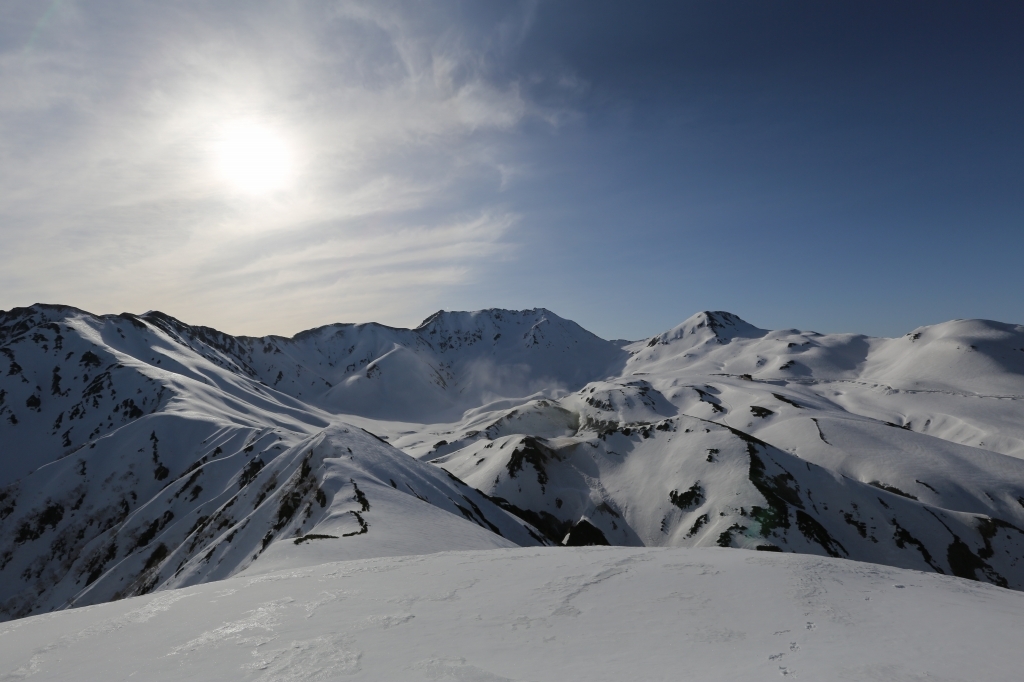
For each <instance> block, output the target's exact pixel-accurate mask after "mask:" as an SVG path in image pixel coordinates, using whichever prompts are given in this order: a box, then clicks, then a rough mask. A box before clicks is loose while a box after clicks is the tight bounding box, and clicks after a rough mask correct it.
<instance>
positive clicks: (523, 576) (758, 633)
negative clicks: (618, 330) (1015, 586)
mask: <svg viewBox="0 0 1024 682" xmlns="http://www.w3.org/2000/svg"><path fill="white" fill-rule="evenodd" d="M1022 623H1024V595H1022V594H1021V593H1018V592H1008V591H1006V590H1001V589H999V588H996V587H993V586H991V585H984V584H979V583H973V582H969V581H966V580H962V579H959V578H953V577H948V576H941V575H937V574H935V573H920V572H916V571H908V570H901V569H895V568H889V567H884V566H877V565H872V564H862V563H856V562H851V561H845V560H838V559H828V558H819V557H813V556H807V555H796V554H765V553H755V552H738V551H729V550H722V549H650V548H646V549H644V548H641V549H634V548H621V547H616V548H569V549H555V548H548V549H500V550H494V551H487V552H455V553H443V554H433V555H429V556H411V557H400V558H380V559H370V560H362V561H349V562H341V563H328V564H321V565H318V566H315V567H308V568H302V569H291V570H287V571H280V572H275V573H267V574H262V575H257V576H250V575H248V572H246V573H242V574H241V575H238V576H236V577H234V578H230V579H228V580H225V581H222V582H218V583H208V584H203V585H198V586H192V587H187V588H184V589H180V590H171V591H165V592H161V593H159V594H156V595H146V596H143V597H136V598H132V599H126V600H123V601H119V602H115V603H110V604H102V605H99V606H93V607H88V608H82V609H73V610H70V611H64V612H60V613H54V614H48V615H43V616H36V617H32V618H26V619H22V620H19V621H15V622H13V623H8V624H6V625H5V626H0V679H3V680H8V679H11V680H13V679H46V680H115V679H116V680H120V679H145V680H180V679H193V680H342V679H344V680H348V679H351V680H459V681H462V682H470V681H473V682H501V681H510V680H535V681H540V680H609V681H611V680H615V681H618V680H679V679H694V680H723V681H728V682H741V681H744V680H750V681H757V682H760V681H762V680H770V679H779V678H792V679H808V680H887V681H888V680H892V681H902V680H906V681H910V680H943V681H945V682H954V681H957V680H962V681H965V682H966V681H975V680H988V681H991V682H1004V681H1010V680H1017V679H1019V678H1020V670H1021V668H1022V666H1024V652H1022V650H1021V647H1020V646H1019V643H1018V640H1019V632H1020V628H1021V625H1022Z"/></svg>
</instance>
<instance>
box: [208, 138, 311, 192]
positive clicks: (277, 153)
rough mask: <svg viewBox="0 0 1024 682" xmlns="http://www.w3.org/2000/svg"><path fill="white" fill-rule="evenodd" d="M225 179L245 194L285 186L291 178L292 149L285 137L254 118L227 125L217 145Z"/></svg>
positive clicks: (218, 160) (218, 164) (220, 168)
mask: <svg viewBox="0 0 1024 682" xmlns="http://www.w3.org/2000/svg"><path fill="white" fill-rule="evenodd" d="M216 158H217V170H218V172H219V174H220V177H221V179H222V180H224V181H225V182H226V183H227V184H228V185H230V186H231V187H233V188H234V189H236V190H238V191H240V192H244V193H246V194H267V193H269V192H273V191H276V190H280V189H283V188H284V187H286V186H287V185H288V183H289V181H290V180H291V177H292V162H293V160H292V152H291V149H290V148H289V145H288V142H287V141H286V140H285V138H284V137H283V136H282V135H280V134H279V133H277V132H276V131H275V130H273V129H272V128H270V127H267V126H264V125H261V124H259V123H254V122H251V121H236V122H233V123H230V124H227V125H225V126H224V129H223V130H222V132H221V134H220V136H219V137H218V140H217V144H216Z"/></svg>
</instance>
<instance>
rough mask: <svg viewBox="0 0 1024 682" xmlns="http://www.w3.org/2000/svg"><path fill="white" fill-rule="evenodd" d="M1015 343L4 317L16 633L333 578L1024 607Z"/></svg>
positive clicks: (506, 322) (983, 338) (1021, 423)
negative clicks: (694, 589)
mask: <svg viewBox="0 0 1024 682" xmlns="http://www.w3.org/2000/svg"><path fill="white" fill-rule="evenodd" d="M1022 400H1024V327H1020V326H1014V325H1007V324H1002V323H996V322H988V321H981V320H969V321H964V320H957V321H952V322H947V323H944V324H940V325H935V326H932V327H925V328H921V329H917V330H914V331H913V332H911V333H910V334H908V335H906V336H905V337H901V338H898V339H875V338H870V337H865V336H859V335H852V334H836V335H822V334H817V333H814V332H801V331H797V330H782V331H769V330H763V329H758V328H756V327H754V326H752V325H750V324H748V323H746V322H744V321H743V320H741V319H739V318H738V317H736V316H735V315H731V314H729V313H721V312H704V313H699V314H697V315H694V316H693V317H691V318H690V319H688V320H686V321H685V322H683V323H682V324H680V325H679V326H677V327H675V328H674V329H671V330H669V331H666V332H665V333H663V334H660V335H658V336H655V337H653V338H651V339H647V340H643V341H639V342H636V343H632V344H626V345H623V344H622V343H621V342H610V341H604V340H602V339H599V338H598V337H596V336H594V335H593V334H590V333H589V332H587V331H586V330H584V329H582V328H581V327H579V326H578V325H576V324H575V323H573V322H570V321H567V320H564V319H562V318H560V317H558V316H556V315H554V314H553V313H551V312H549V311H546V310H543V309H537V310H528V311H518V312H517V311H504V310H486V311H478V312H475V313H451V312H444V311H442V312H439V313H436V314H435V315H433V316H431V317H430V318H428V319H427V320H426V321H424V323H423V324H421V325H420V326H419V327H417V328H416V329H396V328H391V327H385V326H382V325H377V324H359V325H351V324H337V325H330V326H327V327H321V328H318V329H314V330H310V331H307V332H303V333H300V334H298V335H296V336H295V337H294V338H291V339H286V338H282V337H274V336H268V337H262V338H253V337H233V336H230V335H227V334H223V333H221V332H218V331H216V330H213V329H209V328H204V327H192V326H189V325H187V324H185V323H183V322H180V321H178V320H175V319H174V318H171V317H169V316H167V315H164V314H162V313H156V312H151V313H146V314H144V315H138V316H136V315H131V314H122V315H117V316H95V315H92V314H89V313H86V312H84V311H80V310H76V309H74V308H69V307H61V306H43V305H37V306H32V307H30V308H24V309H15V310H11V311H7V312H0V464H2V466H0V485H2V486H5V487H4V488H3V489H2V490H0V577H2V580H0V615H2V616H3V617H4V618H7V619H9V618H17V617H21V616H26V615H31V614H35V613H41V612H46V611H49V610H53V609H59V608H62V607H65V606H68V605H87V604H97V603H100V602H104V601H108V600H111V599H118V598H121V597H125V596H131V595H138V594H146V593H148V592H152V591H160V590H165V589H169V588H177V587H185V586H189V585H196V584H199V583H205V582H208V581H211V580H222V579H226V578H229V577H231V576H234V575H237V574H239V573H241V574H242V575H255V574H256V573H260V572H265V571H268V570H272V569H281V568H296V567H303V566H312V565H317V564H320V563H323V562H329V561H337V560H342V559H362V558H370V557H383V556H400V555H413V554H423V553H428V552H437V551H448V550H470V549H496V548H510V547H516V546H530V545H541V544H549V545H551V544H554V545H570V546H572V545H592V544H612V545H628V546H648V547H654V546H664V547H734V548H745V549H752V550H761V551H762V552H778V551H782V552H797V553H802V554H815V555H821V556H831V557H837V558H844V559H856V560H859V561H867V562H873V563H877V564H886V565H890V566H895V567H901V568H909V569H918V570H923V571H930V572H934V573H942V574H947V575H954V576H960V577H965V578H972V579H975V580H980V581H986V582H991V583H994V584H996V585H1001V586H1005V587H1010V588H1014V589H1024V565H1021V559H1022V557H1024V461H1022V458H1024V419H1022V417H1024V410H1022V405H1024V403H1022Z"/></svg>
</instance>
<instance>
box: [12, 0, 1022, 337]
mask: <svg viewBox="0 0 1024 682" xmlns="http://www.w3.org/2000/svg"><path fill="white" fill-rule="evenodd" d="M1021 35H1024V5H1022V4H1020V3H1011V2H987V1H985V0H979V1H974V0H972V1H971V2H966V1H964V2H943V1H941V0H929V1H927V2H926V1H925V0H917V1H915V2H903V1H900V0H886V1H884V2H883V1H877V2H876V1H872V0H858V1H856V2H852V1H851V2H830V1H827V0H815V1H813V2H797V1H792V2H783V1H772V0H757V1H751V2H744V1H738V0H737V1H730V2H712V1H710V0H707V1H702V2H686V1H681V0H675V1H672V2H669V1H652V2H644V3H624V2H608V1H605V0H535V1H512V0H508V1H503V0H488V1H486V2H481V1H480V0H465V1H462V2H459V1H454V0H436V1H432V2H429V3H428V2H423V1H422V0H416V1H414V0H410V1H407V2H395V1H392V0H372V1H370V2H355V1H353V2H327V1H318V2H313V1H309V2H300V1H298V0H274V1H272V0H244V1H241V0H227V1H222V2H197V1H192V0H181V1H178V2H174V3H167V2H156V1H153V2H142V1H138V0H135V1H127V0H125V1H115V0H89V1H88V2H86V1H85V0H81V1H78V2H76V1H74V0H53V1H50V0H47V1H43V0H0V309H10V308H12V307H16V306H25V305H30V304H32V303H35V302H46V303H60V304H68V305H74V306H77V307H80V308H84V309H86V310H89V311H91V312H95V313H117V312H122V311H130V312H136V313H141V312H145V311H147V310H162V311H164V312H166V313H168V314H171V315H174V316H175V317H178V318H180V319H182V320H183V321H185V322H188V323H191V324H203V325H207V326H212V327H216V328H218V329H221V330H223V331H226V332H229V333H234V334H250V335H264V334H271V333H273V334H289V335H290V334H294V333H295V332H297V331H300V330H302V329H307V328H311V327H315V326H319V325H323V324H328V323H332V322H365V321H377V322H382V323H385V324H390V325H394V326H415V325H417V324H418V323H419V322H420V321H421V320H423V319H424V318H426V317H427V316H428V315H430V314H431V313H432V312H434V311H436V310H439V309H446V310H477V309H482V308H490V307H501V308H515V309H522V308H533V307H546V308H549V309H551V310H552V311H554V312H555V313H557V314H559V315H561V316H562V317H566V318H569V319H573V320H575V321H576V322H578V323H580V324H581V325H583V326H584V327H585V328H587V329H589V330H591V331H593V332H594V333H596V334H598V335H600V336H603V337H605V338H628V339H637V338H643V337H646V336H651V335H653V334H655V333H658V332H660V331H663V330H665V329H668V328H671V327H673V326H675V325H676V324H678V323H679V322H681V321H682V320H683V319H685V318H687V317H689V316H690V315H692V314H693V313H696V312H698V311H701V310H728V311H730V312H733V313H735V314H738V315H740V316H741V317H743V318H744V319H746V320H747V321H749V322H751V323H752V324H755V325H757V326H760V327H764V328H772V329H781V328H791V327H796V328H801V329H810V330H815V331H819V332H858V333H865V334H871V335H878V336H898V335H901V334H904V333H907V332H908V331H910V330H912V329H914V328H915V327H918V326H920V325H924V324H934V323H938V322H942V321H945V320H948V319H953V318H969V317H981V318H988V319H996V320H1001V321H1005V322H1014V323H1024V296H1022V293H1024V266H1022V260H1024V190H1022V188H1024V125H1022V122H1024V40H1021Z"/></svg>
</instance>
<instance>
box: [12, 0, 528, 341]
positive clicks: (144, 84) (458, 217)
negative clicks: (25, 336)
mask: <svg viewBox="0 0 1024 682" xmlns="http://www.w3.org/2000/svg"><path fill="white" fill-rule="evenodd" d="M532 7H533V5H532V4H531V3H526V4H524V5H522V6H521V7H520V6H512V10H511V11H509V12H508V13H507V15H506V16H503V17H501V20H500V21H498V22H496V23H494V22H490V23H488V22H483V23H481V24H480V25H472V24H459V23H458V22H455V21H452V20H446V19H445V17H444V16H434V17H432V18H430V19H429V20H428V19H427V18H425V16H415V15H412V14H410V11H409V9H408V7H402V8H399V7H397V6H393V5H389V4H386V3H385V4H382V3H344V4H341V5H338V6H333V7H329V8H324V9H320V8H311V7H310V6H307V5H305V4H300V3H265V4H264V3H260V4H258V5H257V4H255V3H238V4H230V5H222V6H218V7H216V8H211V7H208V6H205V5H202V6H201V5H199V4H193V3H174V4H173V5H164V4H161V5H153V6H146V7H141V6H139V5H136V4H129V3H121V2H107V3H84V2H78V3H76V2H65V3H61V4H60V5H59V6H55V7H54V8H53V9H52V11H51V12H50V15H49V16H48V18H47V19H46V23H45V27H43V28H42V29H40V30H39V31H38V32H37V35H35V37H33V38H32V39H31V41H30V42H31V45H30V49H27V50H26V49H15V47H14V46H16V45H17V44H18V41H19V40H20V39H21V38H22V37H23V36H21V35H17V32H14V34H12V33H10V32H8V33H7V34H4V35H3V36H2V38H0V39H2V40H3V41H4V43H5V45H4V46H3V47H2V48H0V84H3V87H0V159H2V160H3V164H2V166H0V187H2V189H0V221H2V223H0V224H2V227H0V236H2V239H3V242H4V244H5V248H4V249H3V251H2V252H0V272H2V275H0V285H2V286H3V291H4V292H5V294H6V295H5V297H4V298H5V300H4V301H2V302H0V305H3V307H7V306H10V305H22V304H27V303H31V302H33V301H35V300H49V301H54V302H65V303H72V304H76V305H79V306H82V307H86V308H89V309H93V310H96V311H97V312H110V311H114V310H119V309H130V310H140V309H147V308H157V307H160V308H164V309H167V310H168V312H172V313H173V314H177V315H180V316H182V317H183V318H185V319H188V320H191V319H197V321H203V322H206V323H208V324H213V325H215V326H221V327H224V328H225V329H226V330H227V331H234V332H247V333H257V332H258V333H266V332H293V331H297V330H299V329H301V328H304V327H308V326H312V325H314V324H322V323H327V322H330V321H333V320H335V319H339V318H345V319H353V318H355V319H359V318H362V319H369V318H374V319H384V320H389V321H392V322H395V323H398V322H408V321H409V320H411V319H415V318H417V317H418V316H420V315H421V314H422V311H423V309H424V307H425V305H424V301H425V300H429V299H430V298H431V297H439V296H441V295H442V294H443V292H444V290H445V288H446V287H450V286H462V285H465V284H467V283H470V282H472V281H474V279H475V278H478V277H481V276H482V275H483V274H484V272H485V266H484V263H486V261H487V259H493V258H496V257H502V258H508V257H511V254H514V253H515V249H514V246H513V245H514V243H515V241H516V240H515V232H514V226H515V224H516V221H517V216H516V214H515V212H514V211H510V210H509V209H508V208H506V207H505V206H504V205H503V203H502V201H501V196H500V195H501V192H502V190H503V189H504V188H505V187H506V186H507V184H508V183H509V182H510V177H513V176H512V175H511V173H510V171H509V169H510V168H512V167H514V164H513V163H512V162H510V161H508V160H506V159H505V158H504V157H503V154H502V152H501V140H502V136H503V135H507V134H509V133H510V132H511V131H514V130H515V129H516V128H517V126H519V125H520V124H521V123H522V122H523V121H525V120H527V119H529V118H530V117H534V118H536V119H537V120H544V118H545V117H547V116H548V114H547V113H546V112H544V111H541V110H540V109H539V108H535V107H534V106H533V105H532V104H531V103H530V102H529V101H528V99H527V98H526V97H525V95H524V94H523V91H522V89H521V87H520V84H519V82H518V80H517V79H516V78H515V77H510V76H503V75H501V74H499V73H498V71H500V69H499V68H498V66H500V63H501V60H502V59H504V58H506V57H507V54H508V52H509V51H510V50H515V49H516V48H517V45H518V44H519V43H520V42H521V40H522V35H524V33H525V32H526V31H527V30H528V27H529V23H530V21H531V17H532ZM443 10H444V8H443V6H442V7H441V8H440V10H438V9H437V8H432V9H431V12H433V13H434V14H435V15H443V14H444V11H443ZM20 11H21V13H22V14H21V15H20V16H19V22H20V23H19V25H21V26H22V27H23V28H24V27H27V26H30V25H32V16H31V15H32V12H31V10H30V9H29V8H24V7H23V8H21V9H20ZM424 11H425V10H424ZM37 13H38V12H37ZM449 19H450V18H449ZM232 120H256V121H258V122H259V123H260V124H261V125H265V126H267V127H269V128H272V129H274V130H275V131H278V132H279V133H280V134H281V135H282V137H283V138H285V139H287V140H288V142H289V144H290V145H291V146H292V149H293V150H294V156H295V166H296V174H295V177H294V178H293V181H292V183H291V186H290V187H289V189H287V190H286V191H282V192H280V193H278V194H275V195H273V196H267V197H260V198H256V199H253V198H246V197H240V196H238V195H237V194H233V193H232V192H231V191H230V189H229V188H227V187H225V186H224V183H223V182H222V181H221V180H220V179H219V178H218V177H217V176H216V173H215V164H214V163H213V162H212V155H213V151H212V150H213V149H214V147H215V141H216V140H215V138H216V135H217V131H218V129H219V128H220V127H222V126H223V125H225V122H230V121H232Z"/></svg>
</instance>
